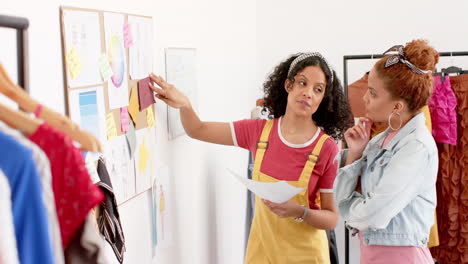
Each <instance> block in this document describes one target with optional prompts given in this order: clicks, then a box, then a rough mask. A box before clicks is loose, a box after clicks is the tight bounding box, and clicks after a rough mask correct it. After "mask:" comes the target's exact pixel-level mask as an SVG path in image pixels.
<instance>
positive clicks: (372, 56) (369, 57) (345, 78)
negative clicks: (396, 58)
mask: <svg viewBox="0 0 468 264" xmlns="http://www.w3.org/2000/svg"><path fill="white" fill-rule="evenodd" d="M384 56H387V55H383V54H366V55H345V56H343V85H344V86H343V87H344V94H345V96H346V98H348V61H350V60H373V59H380V58H383V57H384ZM439 56H440V57H459V56H468V51H450V52H439ZM345 264H349V230H348V229H347V228H346V226H345Z"/></svg>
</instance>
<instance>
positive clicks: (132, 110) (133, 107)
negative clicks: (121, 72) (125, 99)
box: [128, 88, 140, 126]
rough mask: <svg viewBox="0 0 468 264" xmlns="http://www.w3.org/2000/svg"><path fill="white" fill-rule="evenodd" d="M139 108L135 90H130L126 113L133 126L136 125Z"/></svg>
mask: <svg viewBox="0 0 468 264" xmlns="http://www.w3.org/2000/svg"><path fill="white" fill-rule="evenodd" d="M139 108H140V104H139V103H138V94H137V90H136V89H135V88H132V90H131V91H130V103H129V106H128V113H129V114H130V117H131V118H132V120H133V123H134V124H135V126H137V125H138V114H139V113H140V111H139Z"/></svg>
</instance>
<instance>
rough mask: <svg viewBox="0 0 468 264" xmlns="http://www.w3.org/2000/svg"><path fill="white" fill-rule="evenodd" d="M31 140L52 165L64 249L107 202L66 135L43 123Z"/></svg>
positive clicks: (79, 153) (56, 205) (78, 152)
mask: <svg viewBox="0 0 468 264" xmlns="http://www.w3.org/2000/svg"><path fill="white" fill-rule="evenodd" d="M29 139H30V140H31V141H32V142H34V143H35V144H36V145H38V146H39V147H40V148H41V149H42V150H43V151H44V153H45V154H46V155H47V157H48V158H49V161H50V169H51V172H52V189H53V191H54V197H55V207H56V210H57V218H58V221H59V225H60V233H61V235H62V245H63V248H64V249H65V248H67V246H68V244H69V242H70V240H71V239H72V238H73V235H74V234H75V232H76V231H77V230H78V229H79V227H80V226H81V224H82V223H83V222H84V220H85V218H86V215H88V213H89V211H90V210H91V209H92V208H94V207H95V206H96V205H98V204H100V203H101V202H102V201H103V200H104V195H103V194H102V192H101V190H100V189H99V188H98V187H97V186H95V185H94V184H93V182H92V181H91V177H90V176H89V174H88V171H87V170H86V167H85V163H84V160H83V156H82V155H81V152H80V150H79V149H78V148H76V147H75V146H74V145H73V142H72V140H71V139H70V138H69V137H68V136H67V135H65V134H63V133H62V132H60V131H58V130H56V129H55V128H53V127H51V126H49V125H47V124H46V123H43V124H42V125H41V126H39V128H38V129H37V130H36V132H34V133H33V134H32V135H31V136H30V137H29Z"/></svg>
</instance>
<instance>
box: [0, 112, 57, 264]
mask: <svg viewBox="0 0 468 264" xmlns="http://www.w3.org/2000/svg"><path fill="white" fill-rule="evenodd" d="M0 131H2V132H4V133H5V134H7V135H9V136H11V137H13V138H14V139H15V140H16V141H17V142H18V143H20V144H21V145H23V146H24V147H26V148H28V149H30V150H31V151H32V157H33V160H34V163H35V164H36V167H37V171H38V173H39V176H40V180H41V186H42V198H43V199H44V205H45V207H46V210H47V212H46V213H47V220H48V227H49V235H50V239H51V243H52V248H53V251H54V252H53V253H54V261H55V264H61V263H64V259H63V248H62V239H61V237H60V229H59V227H58V219H57V212H56V209H55V200H54V192H53V191H52V175H51V172H50V163H49V160H48V159H47V156H46V155H45V153H44V152H43V151H42V150H41V149H40V148H39V147H38V146H36V145H35V144H34V143H32V142H31V141H29V140H28V139H27V138H26V137H25V136H23V134H21V133H20V132H19V131H17V130H15V129H12V128H10V127H9V126H7V125H6V124H4V123H3V122H1V121H0Z"/></svg>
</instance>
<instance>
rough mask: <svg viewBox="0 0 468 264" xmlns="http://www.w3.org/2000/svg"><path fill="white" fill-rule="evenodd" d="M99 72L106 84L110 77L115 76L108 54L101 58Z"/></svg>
mask: <svg viewBox="0 0 468 264" xmlns="http://www.w3.org/2000/svg"><path fill="white" fill-rule="evenodd" d="M99 71H100V72H101V78H102V80H103V81H105V82H107V81H108V80H109V79H110V77H112V75H114V72H113V71H112V68H111V66H110V64H109V60H108V59H107V55H106V54H102V56H101V57H99Z"/></svg>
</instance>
